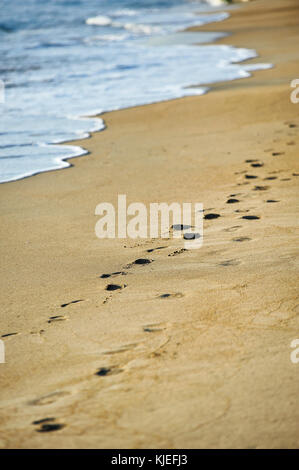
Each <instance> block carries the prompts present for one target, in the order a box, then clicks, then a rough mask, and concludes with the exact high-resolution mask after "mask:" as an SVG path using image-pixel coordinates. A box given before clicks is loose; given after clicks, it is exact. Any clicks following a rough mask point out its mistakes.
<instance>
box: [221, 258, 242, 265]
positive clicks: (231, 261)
mask: <svg viewBox="0 0 299 470" xmlns="http://www.w3.org/2000/svg"><path fill="white" fill-rule="evenodd" d="M238 264H240V261H238V260H236V259H228V260H226V261H223V262H222V263H219V266H237V265H238Z"/></svg>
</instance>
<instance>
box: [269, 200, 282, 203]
mask: <svg viewBox="0 0 299 470" xmlns="http://www.w3.org/2000/svg"><path fill="white" fill-rule="evenodd" d="M266 202H269V203H274V202H280V201H276V199H267V201H266Z"/></svg>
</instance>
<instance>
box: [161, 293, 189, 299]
mask: <svg viewBox="0 0 299 470" xmlns="http://www.w3.org/2000/svg"><path fill="white" fill-rule="evenodd" d="M169 297H176V298H181V297H184V296H183V294H182V293H181V292H176V293H174V294H161V295H159V298H160V299H168V298H169Z"/></svg>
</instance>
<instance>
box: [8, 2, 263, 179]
mask: <svg viewBox="0 0 299 470" xmlns="http://www.w3.org/2000/svg"><path fill="white" fill-rule="evenodd" d="M211 3H212V4H214V3H217V2H215V0H214V1H212V0H210V2H208V1H199V0H197V1H190V0H185V1H184V0H51V1H47V2H46V1H44V0H2V1H1V13H0V56H1V63H0V79H1V80H2V82H0V85H1V84H2V85H3V86H4V90H2V92H3V93H2V94H1V96H0V119H1V122H0V182H1V183H3V182H8V181H13V180H17V179H20V178H24V177H27V176H31V175H34V174H36V173H39V172H42V171H48V170H53V169H58V168H65V167H67V166H69V164H68V162H66V161H65V159H66V158H69V157H75V156H78V155H82V154H83V153H84V150H83V149H82V148H80V147H78V146H71V145H64V146H61V145H57V144H58V143H61V142H65V141H70V140H73V139H76V138H82V137H88V136H89V133H90V132H91V131H95V130H101V129H103V128H104V122H103V120H102V119H101V118H100V117H97V118H95V117H88V116H95V115H97V116H98V115H100V114H101V113H103V112H105V111H112V110H116V109H120V108H127V107H130V106H136V105H143V104H149V103H154V102H158V101H162V100H169V99H174V98H180V97H183V96H187V95H200V94H203V93H205V92H206V91H207V89H208V86H209V83H213V82H217V81H222V80H234V79H237V78H242V77H247V76H248V75H249V74H250V71H251V70H252V69H255V68H262V67H267V64H264V65H263V64H259V67H257V66H256V65H255V66H253V65H251V66H250V65H245V64H242V63H240V61H243V60H245V59H248V58H252V57H255V56H256V52H255V51H253V50H248V49H241V48H234V47H231V46H224V45H217V44H212V45H211V44H206V43H208V42H209V43H210V42H211V41H213V40H215V39H216V38H218V37H221V34H220V33H216V32H215V34H211V33H191V32H189V33H188V32H183V31H184V30H185V28H187V27H189V26H193V25H201V24H205V23H210V22H216V23H215V31H221V23H219V22H221V21H222V20H224V19H225V18H227V16H228V13H227V12H223V11H221V10H220V9H219V8H217V7H216V8H215V7H213V6H211ZM219 3H220V2H219ZM195 44H196V45H195ZM193 85H198V86H197V87H194V86H193ZM0 88H1V87H0ZM87 158H88V157H87Z"/></svg>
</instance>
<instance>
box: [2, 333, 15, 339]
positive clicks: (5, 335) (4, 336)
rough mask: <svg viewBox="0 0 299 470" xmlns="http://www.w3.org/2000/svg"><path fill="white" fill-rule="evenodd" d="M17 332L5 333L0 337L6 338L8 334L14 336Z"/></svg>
mask: <svg viewBox="0 0 299 470" xmlns="http://www.w3.org/2000/svg"><path fill="white" fill-rule="evenodd" d="M18 334H19V333H17V332H13V333H5V334H4V335H2V336H1V338H8V337H9V336H16V335H18Z"/></svg>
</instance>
